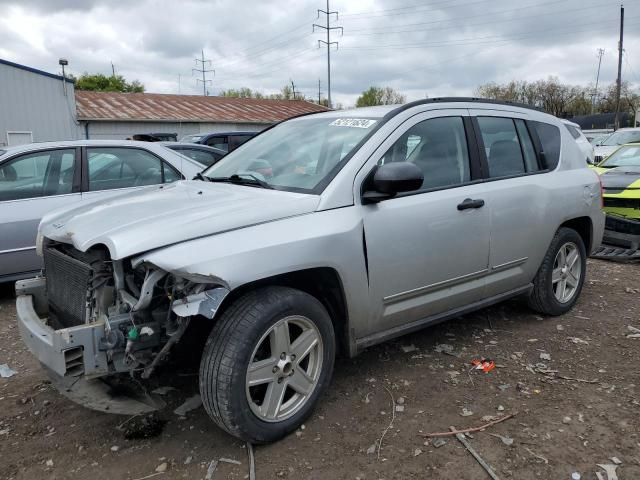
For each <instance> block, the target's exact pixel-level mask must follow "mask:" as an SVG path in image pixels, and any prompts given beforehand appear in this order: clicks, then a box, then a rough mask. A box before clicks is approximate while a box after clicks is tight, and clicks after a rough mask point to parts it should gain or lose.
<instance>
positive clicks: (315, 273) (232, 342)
mask: <svg viewBox="0 0 640 480" xmlns="http://www.w3.org/2000/svg"><path fill="white" fill-rule="evenodd" d="M199 178H200V179H199V181H197V180H194V181H180V182H176V183H173V184H170V185H161V186H159V187H155V188H154V189H153V190H152V191H147V192H144V193H133V194H125V195H122V196H117V197H113V198H110V199H108V200H106V201H101V202H97V203H95V204H92V205H82V206H80V207H76V208H71V209H67V210H65V211H58V212H57V213H54V214H51V215H49V216H48V217H46V218H45V219H44V220H43V221H42V223H41V225H40V233H39V237H38V249H39V251H40V252H41V253H42V254H43V256H44V263H45V270H44V276H42V277H37V278H34V279H31V280H27V281H21V282H18V283H17V286H16V290H17V294H18V297H17V311H18V320H19V325H20V330H21V332H22V336H23V338H24V341H25V342H26V344H27V345H28V347H29V349H30V350H31V351H32V352H33V354H34V355H35V356H37V357H38V359H39V360H40V361H41V362H42V363H43V364H44V366H45V367H46V368H47V370H48V371H49V373H50V375H51V378H52V379H53V382H54V384H55V385H57V386H58V387H59V388H60V390H61V391H62V392H63V393H64V394H65V395H67V396H69V397H71V398H73V399H75V400H77V401H79V402H81V403H83V404H85V405H88V406H91V407H93V408H98V409H102V410H108V411H110V412H116V413H136V412H138V413H139V412H144V411H149V410H152V409H154V408H157V407H158V406H159V404H158V403H157V402H155V401H154V399H153V398H152V396H150V395H148V394H146V395H143V396H138V397H137V398H131V397H125V398H123V397H117V396H114V395H113V392H115V391H119V392H122V391H123V389H122V388H117V389H114V388H112V387H113V386H114V385H118V386H121V385H122V384H123V383H126V382H130V383H135V384H136V385H147V384H149V383H150V382H152V381H153V378H151V379H150V377H152V375H153V373H154V372H155V371H157V368H158V367H160V366H161V364H164V365H163V366H164V368H171V365H172V362H171V360H172V358H171V353H172V352H173V354H174V356H175V355H176V350H175V346H176V343H177V342H179V341H180V340H181V338H182V339H183V343H184V341H185V338H186V337H187V336H188V334H189V332H193V331H199V332H201V331H202V330H206V335H208V340H207V341H206V345H205V346H204V349H203V351H202V353H201V360H200V374H199V384H200V392H201V396H202V400H203V403H204V407H205V409H206V410H207V412H208V413H209V415H210V416H211V418H212V419H213V420H214V421H215V422H216V423H217V424H218V425H219V426H220V427H221V428H223V429H224V430H226V431H227V432H229V433H231V434H232V435H235V436H237V437H239V438H241V439H244V440H248V441H251V442H257V443H260V442H269V441H274V440H276V439H278V438H280V437H282V436H284V435H286V434H287V433H289V432H291V431H292V430H294V429H295V428H296V427H298V426H299V425H300V424H301V423H302V422H303V421H304V420H305V418H307V417H308V416H309V415H310V413H311V411H312V408H313V406H314V405H315V404H316V402H317V401H318V398H319V397H320V395H321V394H322V392H323V390H325V389H326V388H327V385H328V384H329V381H330V378H331V372H332V369H333V365H334V358H335V356H336V354H337V353H338V352H342V353H344V354H346V355H349V356H354V355H356V354H358V353H359V352H361V351H362V350H363V349H365V348H367V347H369V346H371V345H374V344H376V343H379V342H382V341H385V340H388V339H390V338H394V337H398V336H400V335H405V334H408V333H411V332H414V331H416V330H418V329H421V328H424V327H425V326H428V325H432V324H434V323H437V322H441V321H443V320H446V319H448V318H452V317H457V316H459V315H461V314H464V313H466V312H469V311H472V310H476V309H479V308H483V307H486V306H488V305H491V304H494V303H496V302H500V301H502V300H505V299H507V298H511V297H514V296H517V295H523V296H525V297H526V298H527V299H528V301H529V304H530V305H531V307H532V308H533V309H535V310H536V311H538V312H541V313H543V314H547V315H560V314H563V313H565V312H567V311H568V310H570V309H571V308H572V307H573V305H574V304H575V303H576V301H577V299H578V297H579V295H580V291H581V289H582V285H583V282H584V278H585V274H586V267H587V264H586V258H587V255H588V253H589V252H590V251H593V250H594V249H596V248H597V247H598V246H599V244H600V242H601V238H602V233H603V226H604V215H603V213H602V211H601V191H600V185H599V182H598V177H597V175H596V173H595V172H593V171H591V170H589V169H588V168H587V167H586V164H585V162H584V155H583V154H582V153H581V152H580V150H579V148H578V146H577V145H576V142H575V141H574V140H573V138H572V137H571V135H570V134H569V132H568V131H567V129H566V128H564V127H563V125H562V123H560V121H559V120H558V119H556V118H554V117H552V116H549V115H546V114H544V113H541V112H539V111H537V110H534V109H530V108H527V107H525V106H518V105H514V104H506V103H497V102H490V101H479V100H474V99H435V100H426V101H419V102H414V103H410V104H407V105H403V106H385V107H374V108H363V109H358V110H350V111H335V112H326V113H320V114H314V115H307V116H302V117H298V118H295V119H291V120H289V121H286V122H283V123H281V124H278V125H276V126H275V127H273V128H271V129H269V130H267V131H265V132H264V133H262V134H260V135H258V136H257V137H255V138H253V139H252V140H250V141H249V142H247V143H246V144H244V145H242V146H241V147H240V148H238V149H237V150H235V151H233V152H232V153H230V154H229V155H227V156H226V157H225V158H224V159H222V160H221V161H220V162H218V163H217V164H215V165H214V166H212V167H211V168H209V169H208V170H206V171H205V172H204V173H203V174H202V175H200V176H199Z"/></svg>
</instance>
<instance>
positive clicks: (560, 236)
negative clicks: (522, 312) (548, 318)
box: [529, 227, 587, 315]
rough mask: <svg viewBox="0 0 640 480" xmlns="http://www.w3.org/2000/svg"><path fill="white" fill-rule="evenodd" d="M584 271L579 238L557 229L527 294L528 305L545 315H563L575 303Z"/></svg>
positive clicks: (582, 249) (583, 250)
mask: <svg viewBox="0 0 640 480" xmlns="http://www.w3.org/2000/svg"><path fill="white" fill-rule="evenodd" d="M586 269H587V255H586V250H585V246H584V242H583V241H582V237H581V236H580V235H579V234H578V233H577V232H576V231H575V230H572V229H570V228H565V227H563V228H560V229H559V230H558V231H557V232H556V234H555V236H554V237H553V240H552V241H551V245H550V246H549V250H548V251H547V254H546V255H545V257H544V260H543V261H542V265H541V266H540V269H539V270H538V273H537V275H536V278H535V279H534V281H533V285H534V287H533V291H532V292H531V293H530V294H529V306H530V307H531V308H533V309H534V310H536V311H538V312H540V313H544V314H547V315H562V314H563V313H566V312H568V311H569V310H571V308H573V306H574V305H575V303H576V302H577V301H578V297H579V296H580V292H581V290H582V285H583V284H584V276H585V273H586Z"/></svg>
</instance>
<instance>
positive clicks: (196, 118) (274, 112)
mask: <svg viewBox="0 0 640 480" xmlns="http://www.w3.org/2000/svg"><path fill="white" fill-rule="evenodd" d="M75 94H76V109H77V112H78V120H98V121H146V122H149V121H152V122H153V121H180V122H216V123H274V122H279V121H281V120H285V119H287V118H290V117H293V116H295V115H300V114H303V113H310V112H324V111H326V110H327V109H326V108H325V107H323V106H321V105H316V104H315V103H310V102H307V101H304V100H267V99H256V98H231V97H204V96H197V95H168V94H161V93H120V92H91V91H86V90H77V91H76V92H75Z"/></svg>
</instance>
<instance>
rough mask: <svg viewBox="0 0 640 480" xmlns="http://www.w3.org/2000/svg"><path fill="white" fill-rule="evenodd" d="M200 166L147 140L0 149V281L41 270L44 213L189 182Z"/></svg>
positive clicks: (65, 143) (54, 143)
mask: <svg viewBox="0 0 640 480" xmlns="http://www.w3.org/2000/svg"><path fill="white" fill-rule="evenodd" d="M202 168H203V166H202V165H201V164H200V163H198V162H196V161H194V160H192V159H189V158H187V157H185V156H183V155H180V154H178V153H176V152H173V151H171V150H169V149H167V148H165V147H164V146H162V145H158V144H153V143H148V142H133V141H122V140H77V141H65V142H50V143H34V144H29V145H20V146H16V147H0V283H2V282H8V281H13V280H18V279H20V278H26V277H29V276H32V275H33V273H34V272H37V271H39V270H40V269H41V267H42V261H41V259H40V258H39V257H38V256H37V255H36V233H37V229H38V223H40V219H41V218H42V216H43V215H44V214H45V213H48V212H50V211H51V210H54V209H56V208H59V207H66V206H69V205H72V204H74V203H79V202H86V201H93V200H96V199H102V198H108V197H111V196H114V195H117V194H120V193H123V192H129V191H132V190H136V189H142V188H145V187H147V186H150V185H157V184H161V183H170V182H174V181H176V180H181V179H184V178H186V179H191V178H193V177H194V176H195V175H196V174H197V173H198V172H200V171H201V170H202Z"/></svg>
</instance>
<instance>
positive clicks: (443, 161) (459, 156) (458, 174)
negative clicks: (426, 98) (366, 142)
mask: <svg viewBox="0 0 640 480" xmlns="http://www.w3.org/2000/svg"><path fill="white" fill-rule="evenodd" d="M390 162H411V163H414V164H415V165H416V166H417V167H418V168H420V170H422V173H423V175H424V180H423V182H422V187H421V190H427V189H433V188H443V187H452V186H456V185H461V184H463V183H466V182H468V181H470V179H471V171H470V167H469V151H468V148H467V139H466V135H465V129H464V123H463V121H462V118H461V117H441V118H432V119H430V120H425V121H423V122H420V123H418V124H416V125H414V126H413V127H411V128H410V129H409V130H407V131H406V132H405V133H404V134H403V135H402V136H401V137H400V138H399V139H398V140H397V141H396V142H395V143H394V144H393V145H392V146H391V148H389V150H387V152H386V153H385V154H384V156H383V157H382V158H381V159H380V161H379V162H378V163H379V164H384V163H390Z"/></svg>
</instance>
